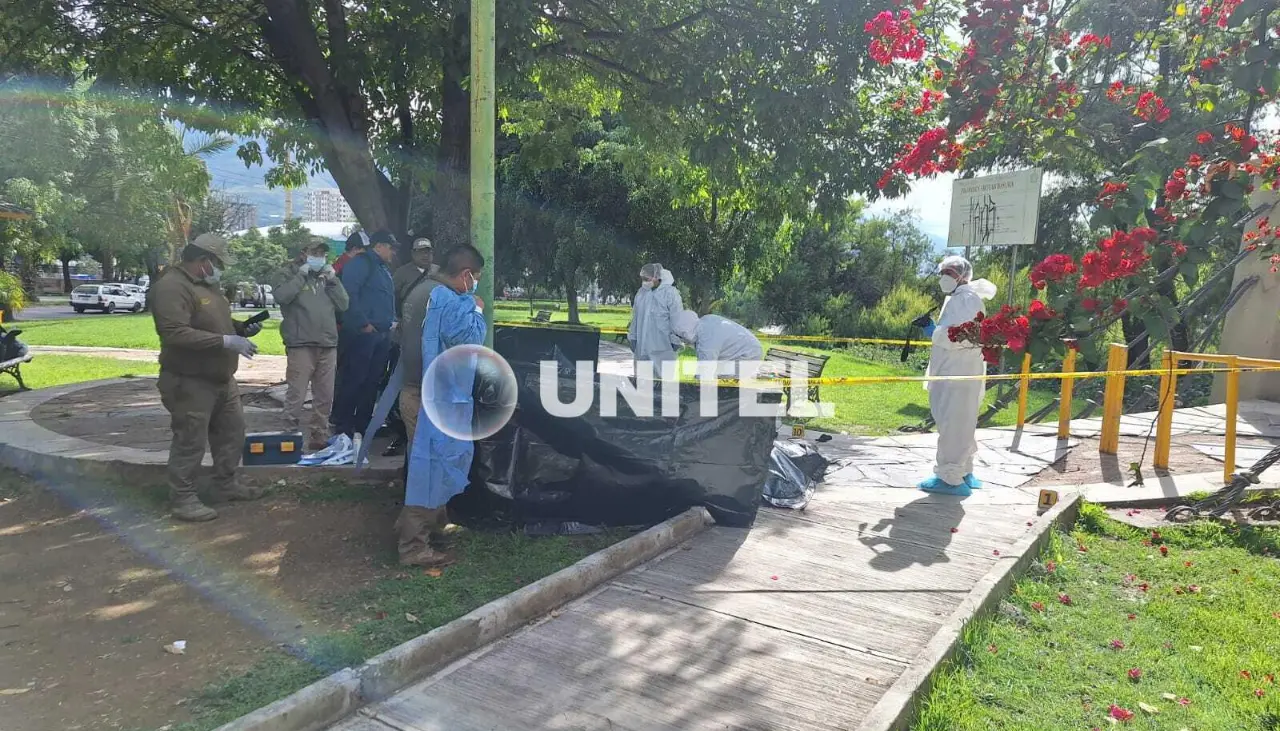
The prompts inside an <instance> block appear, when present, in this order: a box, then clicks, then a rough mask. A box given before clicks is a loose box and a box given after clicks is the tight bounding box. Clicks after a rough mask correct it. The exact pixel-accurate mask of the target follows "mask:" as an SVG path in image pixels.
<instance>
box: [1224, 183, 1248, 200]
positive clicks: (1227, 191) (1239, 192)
mask: <svg viewBox="0 0 1280 731" xmlns="http://www.w3.org/2000/svg"><path fill="white" fill-rule="evenodd" d="M1222 195H1223V196H1225V197H1227V198H1231V199H1233V200H1244V186H1243V185H1241V184H1240V183H1239V182H1237V181H1235V180H1227V181H1224V182H1223V183H1222Z"/></svg>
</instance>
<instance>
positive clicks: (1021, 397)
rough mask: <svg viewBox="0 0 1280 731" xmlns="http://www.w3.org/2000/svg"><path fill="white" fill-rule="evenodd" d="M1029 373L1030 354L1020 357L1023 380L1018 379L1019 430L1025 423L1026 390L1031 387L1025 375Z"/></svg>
mask: <svg viewBox="0 0 1280 731" xmlns="http://www.w3.org/2000/svg"><path fill="white" fill-rule="evenodd" d="M1030 372H1031V354H1030V353H1023V355H1022V375H1023V378H1020V379H1018V428H1019V429H1021V428H1022V426H1023V424H1025V423H1027V389H1028V387H1029V386H1030V385H1031V380H1030V379H1028V378H1026V375H1027V374H1028V373H1030Z"/></svg>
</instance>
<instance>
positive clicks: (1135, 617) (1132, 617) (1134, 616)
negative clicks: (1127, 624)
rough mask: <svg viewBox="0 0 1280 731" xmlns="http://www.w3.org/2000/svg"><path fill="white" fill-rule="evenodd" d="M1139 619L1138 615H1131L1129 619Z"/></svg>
mask: <svg viewBox="0 0 1280 731" xmlns="http://www.w3.org/2000/svg"><path fill="white" fill-rule="evenodd" d="M1137 618H1138V615H1136V614H1130V615H1129V619H1137Z"/></svg>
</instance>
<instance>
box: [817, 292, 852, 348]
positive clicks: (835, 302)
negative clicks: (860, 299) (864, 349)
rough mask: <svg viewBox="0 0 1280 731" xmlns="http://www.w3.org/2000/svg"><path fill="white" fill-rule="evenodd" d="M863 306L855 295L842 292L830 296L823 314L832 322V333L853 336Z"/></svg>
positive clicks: (838, 335)
mask: <svg viewBox="0 0 1280 731" xmlns="http://www.w3.org/2000/svg"><path fill="white" fill-rule="evenodd" d="M861 311H862V308H861V307H860V306H859V305H858V303H857V301H856V300H854V298H853V295H851V294H849V293H848V292H842V293H840V294H837V295H835V296H834V297H828V298H827V303H826V304H825V305H824V306H823V308H822V316H823V317H825V318H826V319H827V321H828V322H830V323H831V333H832V334H833V335H835V336H836V337H842V338H847V337H852V336H853V335H854V334H855V333H856V328H857V324H858V315H859V314H860V313H861Z"/></svg>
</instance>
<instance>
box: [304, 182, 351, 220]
mask: <svg viewBox="0 0 1280 731" xmlns="http://www.w3.org/2000/svg"><path fill="white" fill-rule="evenodd" d="M306 218H307V220H309V221H332V222H338V223H345V222H348V221H354V220H356V216H355V214H354V213H352V212H351V206H349V205H347V201H346V199H345V198H343V197H342V193H341V192H339V191H338V189H337V188H316V189H315V190H311V191H308V193H307V211H306Z"/></svg>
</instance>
